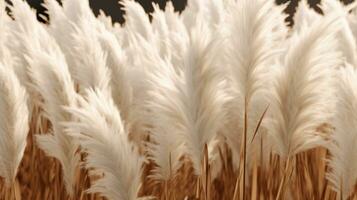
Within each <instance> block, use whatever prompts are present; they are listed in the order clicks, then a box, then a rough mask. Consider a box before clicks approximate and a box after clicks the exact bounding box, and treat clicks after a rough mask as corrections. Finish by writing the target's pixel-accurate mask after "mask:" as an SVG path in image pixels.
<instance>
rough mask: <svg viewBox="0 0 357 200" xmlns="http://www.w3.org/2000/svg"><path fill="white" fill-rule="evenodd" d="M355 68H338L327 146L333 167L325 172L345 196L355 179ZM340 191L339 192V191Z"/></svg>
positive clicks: (356, 140) (356, 150) (356, 136)
mask: <svg viewBox="0 0 357 200" xmlns="http://www.w3.org/2000/svg"><path fill="white" fill-rule="evenodd" d="M356 80H357V71H356V70H355V69H353V67H352V66H350V65H348V66H347V67H346V68H343V69H341V72H340V74H339V79H338V86H337V98H338V101H337V107H336V112H337V113H336V116H335V118H334V121H333V125H334V127H335V128H336V129H335V132H334V133H333V135H332V141H331V142H330V143H329V145H328V148H329V150H330V152H331V155H332V158H331V160H330V161H329V164H330V166H331V169H332V171H331V172H330V173H329V174H328V175H327V177H328V179H329V180H330V181H331V182H332V184H333V186H334V187H333V188H334V190H335V191H336V192H337V193H339V194H340V195H338V196H342V198H343V199H347V198H348V197H349V195H350V194H351V193H352V191H353V189H354V186H355V184H356V183H357V159H356V158H357V131H356V130H357V81H356ZM341 192H342V194H341Z"/></svg>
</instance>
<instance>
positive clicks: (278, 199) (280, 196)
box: [275, 156, 290, 200]
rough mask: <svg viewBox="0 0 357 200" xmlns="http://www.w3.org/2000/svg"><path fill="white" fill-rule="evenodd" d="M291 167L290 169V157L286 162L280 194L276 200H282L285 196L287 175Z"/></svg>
mask: <svg viewBox="0 0 357 200" xmlns="http://www.w3.org/2000/svg"><path fill="white" fill-rule="evenodd" d="M289 167H290V156H288V159H287V160H286V162H285V170H284V173H283V178H282V179H281V181H280V185H279V190H278V194H277V195H276V198H275V199H276V200H280V199H281V198H282V197H283V196H284V194H283V188H284V185H285V182H286V177H287V176H286V175H287V174H288V169H289Z"/></svg>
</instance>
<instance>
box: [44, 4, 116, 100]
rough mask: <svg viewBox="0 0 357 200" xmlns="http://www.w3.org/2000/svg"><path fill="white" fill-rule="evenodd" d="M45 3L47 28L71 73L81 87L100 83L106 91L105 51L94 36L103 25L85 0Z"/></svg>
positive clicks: (94, 85)
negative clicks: (47, 13) (62, 53)
mask: <svg viewBox="0 0 357 200" xmlns="http://www.w3.org/2000/svg"><path fill="white" fill-rule="evenodd" d="M46 6H47V7H48V9H49V15H50V18H51V22H50V28H49V32H50V33H51V34H53V35H54V37H55V38H56V40H57V42H58V43H59V44H60V45H61V49H62V51H63V52H65V55H66V60H67V61H68V65H69V69H70V72H71V75H72V77H73V78H74V80H75V81H76V83H79V86H80V90H81V91H83V90H85V89H86V88H89V87H93V88H94V87H99V88H101V89H102V90H103V91H107V92H108V94H109V92H110V86H109V81H110V73H109V70H108V68H107V64H106V60H107V57H106V56H107V55H106V53H105V52H104V51H103V49H102V47H101V45H100V42H99V41H98V37H97V32H98V31H99V30H102V29H105V27H104V25H103V24H102V23H100V22H99V21H98V20H97V19H96V18H95V16H94V14H93V12H92V11H91V9H90V8H89V2H88V0H83V1H75V0H66V1H64V2H63V8H62V7H61V6H60V5H59V4H58V3H57V2H56V1H53V0H46ZM52 18H53V20H52ZM66 35H69V37H66ZM63 36H65V37H63Z"/></svg>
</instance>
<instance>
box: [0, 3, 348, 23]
mask: <svg viewBox="0 0 357 200" xmlns="http://www.w3.org/2000/svg"><path fill="white" fill-rule="evenodd" d="M0 1H1V0H0ZM27 1H28V2H29V4H30V5H31V6H32V7H34V8H36V9H37V11H38V12H39V13H43V12H44V11H45V9H44V8H43V7H42V6H41V4H42V2H43V0H27ZM58 1H60V0H58ZM136 1H138V2H139V3H140V4H141V5H142V6H143V7H144V9H145V10H146V11H147V12H148V13H150V12H151V11H152V10H153V7H152V3H153V2H155V3H158V4H159V5H160V7H161V8H163V7H164V6H165V4H166V1H168V0H136ZM320 1H321V0H308V2H309V4H310V5H311V6H312V7H314V8H316V5H317V4H318V3H319V2H320ZM342 1H343V2H344V3H346V4H347V3H351V2H353V0H342ZM89 2H90V5H91V7H92V9H93V11H94V13H96V14H97V13H98V11H99V10H100V9H101V10H103V11H104V12H105V13H106V14H107V15H110V16H111V17H112V18H113V20H114V21H116V22H120V23H123V22H124V18H123V14H124V12H123V11H122V10H121V7H120V5H119V4H118V0H89ZM172 2H173V4H174V6H175V8H176V10H178V11H181V10H183V9H184V8H185V6H186V3H187V0H172ZM276 2H277V3H278V4H281V3H286V2H290V3H289V5H288V7H287V9H286V12H287V13H289V15H290V16H289V18H288V19H287V21H288V22H290V23H291V18H292V15H293V13H294V12H295V7H296V5H297V3H298V2H299V0H276Z"/></svg>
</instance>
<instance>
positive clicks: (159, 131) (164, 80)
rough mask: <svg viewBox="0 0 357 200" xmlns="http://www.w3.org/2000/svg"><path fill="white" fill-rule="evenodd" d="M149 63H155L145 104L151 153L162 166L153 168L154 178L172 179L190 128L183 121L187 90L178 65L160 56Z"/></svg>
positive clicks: (154, 159) (152, 158)
mask: <svg viewBox="0 0 357 200" xmlns="http://www.w3.org/2000/svg"><path fill="white" fill-rule="evenodd" d="M149 63H151V65H154V66H152V68H153V69H152V72H151V73H150V75H149V78H148V83H149V84H150V87H149V91H148V96H149V97H150V98H149V99H148V100H147V103H146V105H145V106H146V108H147V109H148V110H149V112H148V113H147V119H146V121H148V123H149V125H150V126H149V127H150V128H149V130H150V138H151V139H152V141H153V142H152V143H148V153H149V158H150V159H151V160H153V161H154V162H155V163H156V164H157V165H158V167H157V168H155V169H154V170H153V173H154V174H153V177H154V178H155V179H158V180H164V181H168V180H169V179H170V178H173V176H174V175H175V173H176V171H177V170H178V168H179V167H180V164H181V163H180V161H179V159H180V157H181V156H182V155H183V153H182V152H183V151H182V149H181V148H182V144H183V139H182V135H184V134H185V133H184V131H188V130H187V129H185V127H184V126H185V124H184V122H183V121H184V119H183V115H184V113H182V112H184V109H185V107H184V106H185V105H184V104H183V102H182V95H183V94H182V92H183V91H182V90H180V88H179V86H182V85H183V84H184V82H183V79H182V77H180V76H179V75H178V74H177V73H176V71H175V68H174V66H173V65H172V64H171V63H170V62H168V61H167V60H163V59H161V58H159V56H158V55H157V56H156V57H155V56H154V57H152V58H151V60H149ZM180 100H181V101H180Z"/></svg>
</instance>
